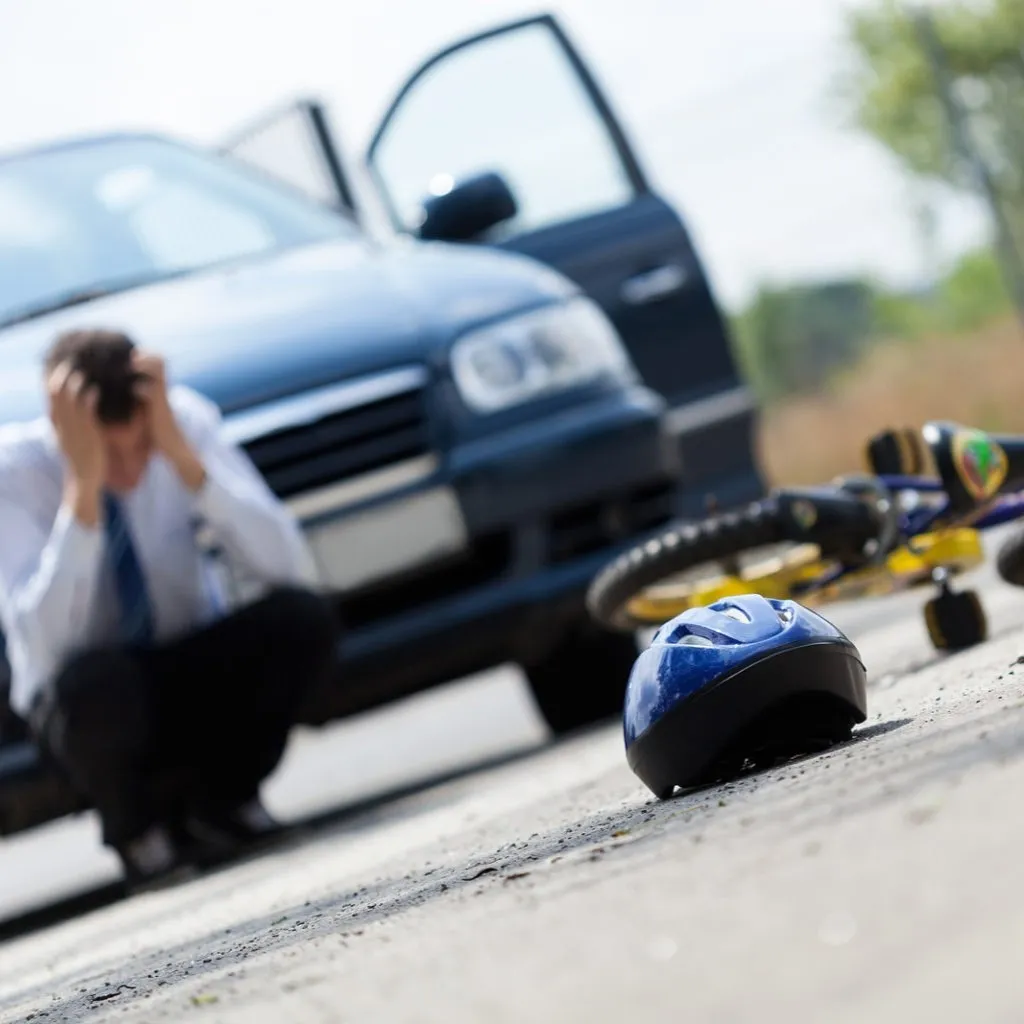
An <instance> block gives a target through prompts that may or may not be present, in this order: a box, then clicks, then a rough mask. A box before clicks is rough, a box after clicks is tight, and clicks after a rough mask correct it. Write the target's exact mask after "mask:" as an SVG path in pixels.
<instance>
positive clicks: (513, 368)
mask: <svg viewBox="0 0 1024 1024" xmlns="http://www.w3.org/2000/svg"><path fill="white" fill-rule="evenodd" d="M451 363H452V374H453V376H454V378H455V384H456V386H457V387H458V389H459V392H460V393H461V395H462V398H463V400H464V401H465V402H466V404H467V405H468V406H469V407H470V408H472V409H474V410H475V411H477V412H495V411H497V410H499V409H506V408H508V407H509V406H512V405H518V404H520V403H521V402H526V401H529V400H531V399H534V398H539V397H541V396H542V395H545V394H549V393H551V392H554V391H562V390H565V389H566V388H571V387H577V386H578V385H580V384H586V383H588V382H590V381H594V380H597V379H599V378H601V377H609V376H613V377H619V378H622V377H631V376H633V375H634V374H635V370H634V368H633V364H632V362H631V360H630V358H629V355H628V354H627V352H626V350H625V348H623V345H622V342H621V341H620V339H619V335H618V333H617V332H616V330H615V328H614V327H613V326H612V324H611V321H609V319H608V317H607V316H605V314H604V312H603V310H602V309H601V308H600V307H599V306H598V305H596V303H594V302H592V301H591V300H590V299H586V298H576V299H572V300H570V301H569V302H566V303H563V304H561V305H557V306H546V307H545V308H544V309H540V310H537V311H535V312H533V313H527V314H525V315H523V316H517V317H513V318H512V319H510V320H506V321H503V322H502V323H499V324H494V325H492V326H490V327H486V328H483V329H481V330H479V331H475V332H473V333H472V334H467V335H466V336H465V337H464V338H462V339H460V340H459V341H458V342H456V344H455V345H454V347H453V348H452V353H451Z"/></svg>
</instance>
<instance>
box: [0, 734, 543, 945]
mask: <svg viewBox="0 0 1024 1024" xmlns="http://www.w3.org/2000/svg"><path fill="white" fill-rule="evenodd" d="M534 753H536V750H535V749H531V748H527V749H523V750H515V751H512V752H510V753H506V754H500V755H498V756H496V757H489V758H483V759H481V760H478V761H474V762H472V763H470V764H468V765H462V766H460V767H458V768H455V769H452V770H450V771H446V772H441V773H437V774H433V775H428V776H425V777H424V778H421V779H417V780H416V781H414V782H411V783H407V784H405V785H401V786H396V787H394V788H392V789H388V790H384V791H383V792H380V793H376V794H373V795H372V796H368V797H366V798H364V799H362V800H358V801H356V802H354V803H348V804H343V805H341V806H338V807H333V808H331V809H329V810H327V811H322V812H318V813H316V814H311V815H308V816H306V817H302V818H298V819H295V820H294V821H293V822H292V823H290V827H289V832H290V834H291V836H294V837H295V838H301V837H305V836H311V835H314V834H316V833H317V832H319V831H321V830H323V829H326V828H329V827H331V826H333V825H339V824H344V823H350V822H352V821H353V820H354V819H357V818H360V817H364V816H366V815H371V814H374V813H375V812H384V811H386V810H387V808H388V807H389V806H390V805H392V804H394V803H397V802H398V801H400V800H403V799H406V798H408V797H414V796H422V795H423V794H425V793H427V792H429V791H430V790H432V789H435V788H437V787H439V786H442V785H445V784H446V783H450V782H455V781H458V780H459V779H464V778H468V777H469V776H471V775H473V774H474V773H476V772H480V771H485V770H487V769H492V768H500V767H503V766H505V765H509V764H514V763H515V762H517V761H521V760H523V759H525V758H527V757H529V756H531V755H532V754H534ZM124 898H125V891H124V887H123V885H122V884H121V883H120V882H112V883H110V884H108V885H102V886H98V887H96V888H93V889H90V890H88V891H85V892H79V893H75V894H74V895H72V896H68V897H65V898H63V899H60V900H57V901H55V902H54V903H49V904H46V905H44V906H40V907H34V908H32V909H31V910H28V911H24V912H22V913H19V914H16V915H15V916H13V917H9V918H6V919H2V920H0V943H4V942H7V941H10V940H11V939H15V938H22V937H24V936H27V935H31V934H32V933H33V932H36V931H41V930H43V929H45V928H51V927H53V926H54V925H58V924H61V923H62V922H64V921H68V920H71V919H73V918H76V917H81V916H82V915H84V914H88V913H91V912H92V911H94V910H99V909H102V908H103V907H106V906H109V905H110V904H112V903H115V902H117V901H118V900H120V899H124Z"/></svg>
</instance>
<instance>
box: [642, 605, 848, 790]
mask: <svg viewBox="0 0 1024 1024" xmlns="http://www.w3.org/2000/svg"><path fill="white" fill-rule="evenodd" d="M866 675H867V674H866V672H865V669H864V664H863V662H862V661H861V657H860V653H859V652H858V650H857V648H856V647H855V646H854V645H853V643H852V641H850V640H849V639H848V638H847V637H846V636H845V635H844V634H843V633H842V632H840V630H838V629H837V628H836V627H835V626H833V625H832V623H831V622H828V621H827V620H826V619H824V618H822V617H821V616H820V615H818V614H817V613H815V612H812V611H810V610H809V609H807V608H804V607H803V606H802V605H799V604H797V603H796V602H795V601H776V600H771V599H768V598H764V597H761V596H760V595H757V594H747V595H743V596H740V597H728V598H725V599H724V600H721V601H718V602H716V603H715V604H712V605H708V606H707V607H701V608H691V609H688V610H687V611H685V612H683V613H682V614H681V615H679V616H677V617H676V618H674V619H672V620H671V621H670V622H667V623H665V625H663V626H662V627H661V628H660V629H659V630H658V632H657V633H656V634H655V635H654V639H653V640H652V642H651V645H650V646H649V647H648V648H647V649H646V650H645V651H643V652H642V653H641V654H640V656H639V657H638V658H637V660H636V662H635V663H634V665H633V670H632V672H631V673H630V677H629V682H628V684H627V687H626V700H625V712H624V721H623V725H624V734H625V741H626V759H627V760H628V762H629V766H630V767H631V768H632V769H633V771H634V772H635V773H636V774H637V776H639V778H640V779H641V780H642V781H643V782H644V784H645V785H646V786H647V787H648V788H649V789H650V790H651V791H652V792H653V793H654V794H655V796H657V797H659V798H661V799H665V798H667V797H669V796H671V794H672V792H673V790H674V789H675V787H677V786H679V787H682V788H684V789H689V788H693V787H695V786H701V785H707V784H709V783H713V782H716V781H720V780H722V779H724V778H727V777H729V776H732V775H735V774H736V773H737V772H739V771H740V770H742V769H743V767H744V766H753V767H763V766H766V765H769V764H772V763H776V762H777V761H779V760H781V759H785V758H789V757H794V756H798V755H800V754H806V753H812V752H814V751H818V750H823V749H825V748H827V747H829V746H831V745H832V744H833V743H837V742H841V741H843V740H846V739H849V737H850V734H851V732H852V729H853V726H854V725H855V724H857V723H859V722H863V721H864V720H865V718H867V697H866V692H865V691H866V682H867V678H866Z"/></svg>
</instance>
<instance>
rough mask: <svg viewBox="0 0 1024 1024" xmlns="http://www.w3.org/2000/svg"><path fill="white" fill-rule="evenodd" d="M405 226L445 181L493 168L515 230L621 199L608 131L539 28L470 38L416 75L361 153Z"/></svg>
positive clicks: (621, 172) (627, 187) (625, 183)
mask: <svg viewBox="0 0 1024 1024" xmlns="http://www.w3.org/2000/svg"><path fill="white" fill-rule="evenodd" d="M372 167H373V170H374V173H375V175H376V177H377V179H378V184H379V185H380V186H381V188H382V189H383V190H384V191H385V193H386V194H387V195H388V197H389V199H390V200H391V202H392V204H393V206H394V209H395V212H396V215H397V217H398V218H399V220H400V221H401V224H402V226H403V227H404V228H406V229H407V230H414V229H415V228H416V227H418V225H419V223H420V220H421V218H422V203H423V200H424V198H426V197H427V196H428V195H430V194H436V193H439V192H443V191H444V190H446V189H447V188H449V187H450V186H451V183H452V182H453V181H456V182H457V181H459V180H460V179H463V178H466V177H469V176H471V175H474V174H478V173H482V172H485V171H497V172H499V173H500V174H502V175H503V176H504V178H505V180H506V181H507V182H508V184H509V185H510V187H511V188H512V191H513V193H514V194H515V197H516V200H517V202H518V204H519V214H518V216H517V217H516V219H515V220H514V221H513V222H510V223H508V224H506V225H505V227H504V229H503V230H504V232H505V233H509V232H521V231H527V230H533V229H536V228H538V227H543V226H546V225H548V224H551V223H556V222H559V221H565V220H570V219H574V218H576V217H580V216H583V215H586V214H590V213H596V212H600V211H602V210H606V209H610V208H614V207H617V206H621V205H623V204H625V203H627V202H629V201H630V199H632V197H633V194H634V193H633V187H632V184H631V182H630V180H629V177H628V174H627V172H626V169H625V167H624V166H623V163H622V160H621V158H620V155H619V152H618V150H617V149H616V147H615V144H614V142H613V140H612V138H611V136H610V135H609V132H608V130H607V127H606V125H605V123H604V121H603V120H602V118H601V116H600V114H599V112H598V110H597V108H596V107H595V106H594V104H593V102H592V101H591V98H590V96H589V94H588V93H587V91H586V89H585V87H584V85H583V82H582V81H581V80H580V78H579V76H578V75H577V73H576V71H575V69H574V68H573V66H572V64H571V63H570V62H569V59H568V57H567V55H566V53H565V51H564V49H563V48H562V46H561V44H560V43H559V41H558V39H557V38H556V37H555V36H554V34H553V33H552V32H551V31H550V29H549V28H548V27H547V26H546V25H544V24H537V25H532V26H529V27H527V28H523V29H518V30H516V31H514V32H509V33H505V34H503V35H498V36H493V37H491V38H490V39H486V40H481V41H477V42H475V43H473V44H471V45H469V46H468V47H466V48H464V49H461V50H457V51H455V52H453V53H451V54H449V55H448V56H446V57H444V58H442V59H441V61H440V62H439V63H437V64H435V65H433V66H432V67H431V68H429V69H428V70H427V71H426V72H425V73H424V75H423V76H422V77H421V78H419V79H417V80H416V81H415V82H414V84H413V85H412V87H411V89H410V90H409V92H408V93H406V95H405V96H404V97H403V98H402V99H401V101H400V102H399V105H398V106H397V108H396V110H395V111H394V114H393V116H392V118H391V120H390V121H389V122H388V124H387V125H386V127H385V129H384V131H383V133H382V135H381V137H380V139H379V141H378V143H377V146H376V148H375V151H374V154H373V157H372Z"/></svg>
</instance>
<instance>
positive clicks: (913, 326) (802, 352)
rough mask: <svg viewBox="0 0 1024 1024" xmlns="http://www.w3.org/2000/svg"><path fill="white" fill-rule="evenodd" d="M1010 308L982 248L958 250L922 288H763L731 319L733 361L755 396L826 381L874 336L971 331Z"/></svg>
mask: <svg viewBox="0 0 1024 1024" xmlns="http://www.w3.org/2000/svg"><path fill="white" fill-rule="evenodd" d="M1011 310H1012V305H1011V302H1010V299H1009V297H1008V295H1007V292H1006V289H1005V287H1004V285H1003V279H1002V276H1001V273H1000V268H999V264H998V262H997V260H996V259H995V257H994V256H993V254H992V253H991V252H990V251H989V250H987V249H983V250H979V251H977V252H971V253H968V254H966V255H965V256H963V257H962V258H961V259H960V260H959V261H958V262H957V263H956V264H955V265H954V266H953V267H952V268H951V270H950V271H949V273H948V274H947V275H946V276H945V277H944V278H943V279H942V280H941V281H940V282H938V284H937V285H936V287H935V288H934V289H933V290H932V291H931V292H930V293H926V294H920V293H904V292H898V291H892V290H889V289H886V288H885V287H883V286H881V285H879V284H876V283H872V282H867V281H859V280H851V281H839V282H830V283H827V284H817V285H810V284H804V285H796V286H791V287H786V288H771V287H762V288H761V289H760V290H759V291H758V293H757V295H756V296H755V297H754V299H753V301H752V302H751V303H750V305H749V306H748V307H747V308H746V309H745V310H743V311H742V312H741V313H740V314H739V315H738V316H736V317H734V318H733V335H734V337H735V340H736V353H737V358H738V360H739V363H740V366H741V368H742V370H743V372H744V374H745V376H746V378H747V380H749V381H750V383H751V384H752V386H753V387H754V389H755V390H756V391H757V393H758V395H759V397H760V398H761V400H762V401H765V402H772V401H776V400H778V399H780V398H783V397H786V396H789V395H793V394H798V393H801V392H806V391H814V390H819V389H821V388H823V387H826V386H827V385H828V384H829V383H830V382H831V381H832V380H833V379H834V378H835V377H836V375H837V374H838V373H840V372H844V371H847V370H851V368H852V369H853V370H854V371H855V367H856V364H857V363H858V361H859V360H860V359H861V358H862V357H863V356H864V355H865V353H866V352H867V350H868V348H869V347H870V346H871V345H873V344H876V343H878V342H880V341H885V342H888V343H892V342H900V341H902V342H909V341H913V340H916V339H919V338H923V337H927V336H931V335H935V334H958V333H965V332H968V331H973V330H977V329H978V328H981V327H983V326H985V325H986V324H987V323H989V322H990V321H992V320H993V319H994V318H996V317H999V316H1001V315H1005V314H1007V313H1008V312H1010V311H1011Z"/></svg>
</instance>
